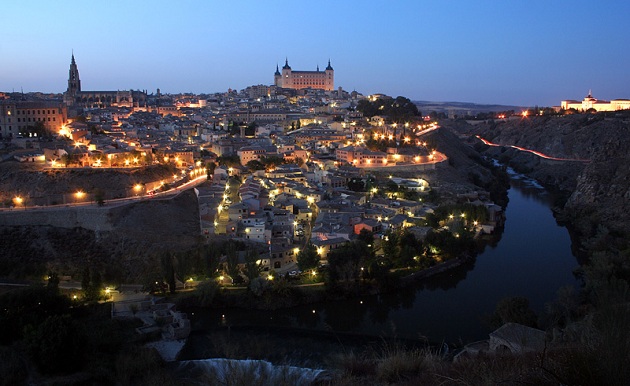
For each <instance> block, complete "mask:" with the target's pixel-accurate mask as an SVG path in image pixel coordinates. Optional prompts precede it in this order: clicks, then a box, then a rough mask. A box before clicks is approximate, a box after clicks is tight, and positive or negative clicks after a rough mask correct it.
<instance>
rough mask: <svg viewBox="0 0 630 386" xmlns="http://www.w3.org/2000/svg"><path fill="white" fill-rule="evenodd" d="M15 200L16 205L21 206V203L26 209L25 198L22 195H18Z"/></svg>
mask: <svg viewBox="0 0 630 386" xmlns="http://www.w3.org/2000/svg"><path fill="white" fill-rule="evenodd" d="M13 202H14V203H15V206H16V207H18V208H19V206H20V205H22V206H23V207H24V209H26V205H23V203H24V199H23V198H22V197H20V196H16V197H15V198H14V199H13Z"/></svg>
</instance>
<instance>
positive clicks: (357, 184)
mask: <svg viewBox="0 0 630 386" xmlns="http://www.w3.org/2000/svg"><path fill="white" fill-rule="evenodd" d="M348 189H350V190H352V191H355V192H365V182H364V181H363V179H362V178H360V177H352V178H351V179H350V180H349V181H348Z"/></svg>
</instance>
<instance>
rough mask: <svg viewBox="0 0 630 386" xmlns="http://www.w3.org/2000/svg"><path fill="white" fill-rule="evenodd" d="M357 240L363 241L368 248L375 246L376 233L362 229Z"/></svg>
mask: <svg viewBox="0 0 630 386" xmlns="http://www.w3.org/2000/svg"><path fill="white" fill-rule="evenodd" d="M357 240H361V241H363V242H364V243H365V244H366V245H367V246H370V245H374V232H370V231H369V230H367V229H361V232H359V235H358V236H357Z"/></svg>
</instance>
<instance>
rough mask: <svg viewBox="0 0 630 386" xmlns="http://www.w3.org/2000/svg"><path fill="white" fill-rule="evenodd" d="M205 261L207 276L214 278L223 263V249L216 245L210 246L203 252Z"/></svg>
mask: <svg viewBox="0 0 630 386" xmlns="http://www.w3.org/2000/svg"><path fill="white" fill-rule="evenodd" d="M203 260H204V262H205V274H206V276H208V277H213V276H214V274H215V273H216V272H217V270H218V269H219V264H220V263H221V249H220V248H219V246H218V245H216V243H212V244H210V245H208V246H207V247H206V248H205V249H204V250H203Z"/></svg>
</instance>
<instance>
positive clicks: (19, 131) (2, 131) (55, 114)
mask: <svg viewBox="0 0 630 386" xmlns="http://www.w3.org/2000/svg"><path fill="white" fill-rule="evenodd" d="M67 116H68V114H67V109H66V106H65V105H64V104H63V103H60V102H53V101H13V100H3V101H0V138H18V137H33V136H35V133H34V130H33V129H36V128H44V129H46V130H48V131H51V132H54V133H57V132H59V130H60V129H61V126H63V125H64V124H66V120H67Z"/></svg>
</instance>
